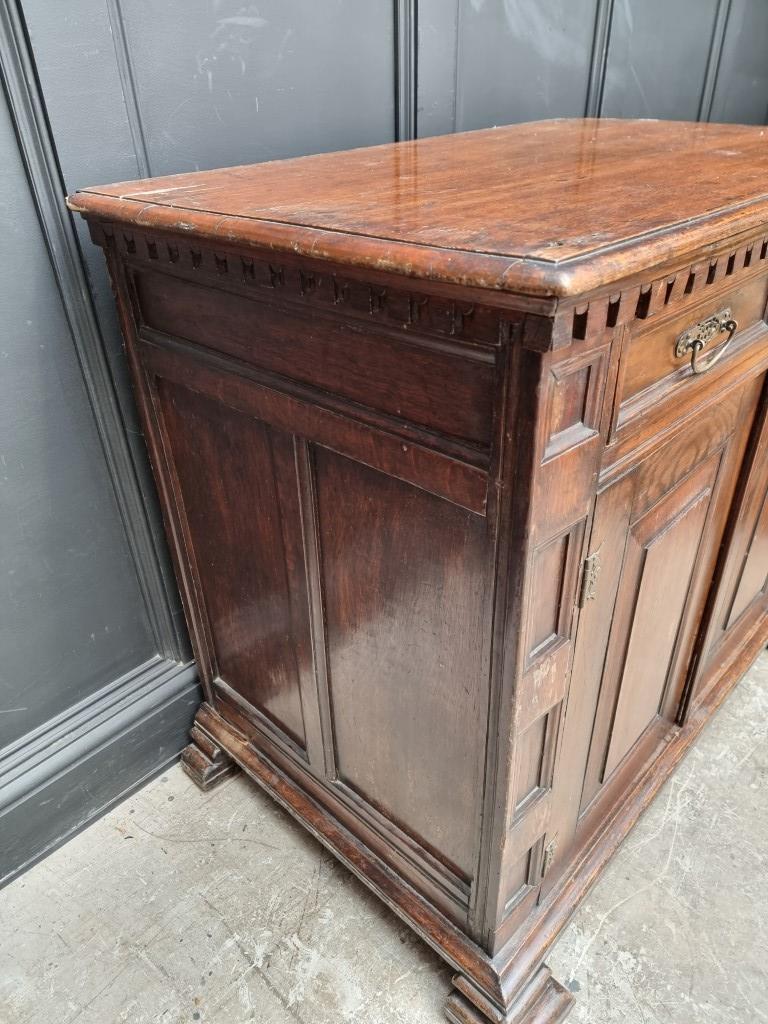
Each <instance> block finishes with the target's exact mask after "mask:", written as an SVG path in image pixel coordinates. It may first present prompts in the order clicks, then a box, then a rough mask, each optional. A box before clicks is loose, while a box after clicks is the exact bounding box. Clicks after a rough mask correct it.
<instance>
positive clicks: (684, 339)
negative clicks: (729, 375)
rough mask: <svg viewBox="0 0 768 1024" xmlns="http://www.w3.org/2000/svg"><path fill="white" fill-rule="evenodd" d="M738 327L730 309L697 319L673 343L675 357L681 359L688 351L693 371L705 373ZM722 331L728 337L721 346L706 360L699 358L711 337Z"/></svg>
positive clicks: (717, 360) (719, 358) (722, 354)
mask: <svg viewBox="0 0 768 1024" xmlns="http://www.w3.org/2000/svg"><path fill="white" fill-rule="evenodd" d="M738 329H739V325H738V323H737V321H736V320H734V318H733V314H732V313H731V310H730V309H721V310H720V312H719V313H715V314H714V315H713V316H709V317H707V319H706V320H701V321H699V323H697V324H694V325H693V327H689V328H688V330H687V331H683V333H682V334H680V335H678V338H677V342H676V343H675V357H676V358H677V359H682V358H683V356H685V355H687V354H688V353H689V352H690V353H691V369H692V370H693V372H694V373H706V372H707V370H711V369H712V367H713V366H714V365H715V363H719V362H720V360H721V359H722V358H723V356H724V355H725V353H726V350H727V348H728V346H729V345H730V343H731V339H732V338H733V336H734V334H735V333H736V331H737V330H738ZM723 331H727V332H728V337H727V338H726V339H725V343H724V344H723V346H722V348H720V349H719V350H718V351H717V353H716V354H715V355H713V356H712V357H711V358H710V359H708V360H706V361H704V360H703V359H700V358H699V356H700V355H701V353H702V350H703V349H704V348H706V346H707V345H708V344H709V342H710V341H712V339H713V338H716V337H717V336H718V334H722V333H723Z"/></svg>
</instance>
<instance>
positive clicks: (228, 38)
mask: <svg viewBox="0 0 768 1024" xmlns="http://www.w3.org/2000/svg"><path fill="white" fill-rule="evenodd" d="M122 13H123V20H124V24H125V34H126V42H127V46H128V53H129V57H130V61H131V63H132V67H133V74H134V78H135V82H136V88H137V100H138V105H139V110H140V113H141V120H142V124H143V127H144V134H145V138H146V143H147V150H148V154H149V162H150V167H151V170H152V173H153V174H168V173H173V172H177V171H190V170H196V169H198V168H207V167H216V166H221V165H226V164H238V163H252V162H254V161H258V160H269V159H274V158H275V157H287V156H295V155H298V154H302V153H312V152H320V151H325V150H334V149H346V148H349V147H352V146H368V145H372V144H374V143H377V142H388V141H391V140H392V139H393V137H394V124H395V109H394V19H393V15H394V10H393V5H392V4H391V3H381V2H380V0H324V2H323V3H305V2H304V0H266V2H263V3H259V4H258V5H247V6H245V7H244V6H243V5H242V4H241V3H239V2H237V0H213V2H209V0H165V2H164V3H162V4H157V3H154V2H151V0H132V2H130V3H123V5H122Z"/></svg>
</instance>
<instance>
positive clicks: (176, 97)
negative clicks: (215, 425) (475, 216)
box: [0, 0, 768, 879]
mask: <svg viewBox="0 0 768 1024" xmlns="http://www.w3.org/2000/svg"><path fill="white" fill-rule="evenodd" d="M767 49H768V0H419V2H418V6H417V3H416V0H324V2H323V3H317V2H310V0H261V2H254V3H250V2H247V0H162V2H161V0H71V2H69V3H67V4H54V3H51V0H0V58H1V59H2V81H3V96H0V100H2V103H0V185H1V188H2V192H1V193H0V211H2V231H0V324H1V325H2V326H1V328H0V330H1V331H2V334H1V335H0V368H2V374H0V389H1V390H2V394H1V395H0V580H1V581H2V583H1V584H0V586H1V587H2V591H1V593H2V601H1V602H0V608H1V609H2V614H1V615H0V879H2V878H10V877H13V876H14V875H15V874H16V873H18V871H19V870H21V869H22V868H23V867H24V866H25V865H26V864H28V863H30V862H32V861H33V860H34V859H35V858H37V857H39V856H40V855H41V853H43V852H45V851H46V850H47V849H50V848H52V846H54V845H56V844H57V843H58V842H60V841H61V839H62V838H64V837H66V836H67V835H69V834H71V833H72V832H73V831H74V830H76V829H77V828H79V827H80V826H81V825H82V824H84V823H86V822H87V821H89V820H91V819H92V818H93V817H94V816H95V815H97V814H98V813H100V812H101V811H102V810H103V809H104V808H105V807H107V806H109V804H110V803H112V802H114V801H115V800H116V799H118V798H119V797H120V796H121V795H122V794H125V793H126V792H128V791H130V789H131V788H132V787H135V786H136V785H138V784H139V783H140V782H141V781H142V780H143V779H145V778H147V777H148V776H150V775H151V774H152V773H153V772H155V771H157V770H159V769H161V768H162V767H163V766H164V765H165V764H168V763H169V762H170V761H172V760H173V759H174V758H175V757H176V756H177V754H178V751H179V750H180V748H181V746H182V745H183V743H184V741H185V735H186V731H187V729H188V727H189V724H190V721H191V717H192V714H193V711H194V708H195V705H196V702H197V700H198V690H197V683H196V676H195V670H194V665H193V664H192V663H191V661H190V654H189V648H188V641H187V638H186V633H185V630H184V626H183V623H182V621H181V615H180V609H179V601H178V596H177V594H176V590H175V587H174V584H173V581H172V578H171V574H170V571H169V567H168V559H167V553H166V550H165V547H164V543H163V540H162V531H161V530H160V527H159V520H158V514H157V508H156V501H155V495H154V490H153V487H152V483H151V479H150V475H149V471H148V467H147V462H146V457H145V452H144V447H143V441H142V438H141V435H140V432H139V430H138V426H137V423H136V419H135V415H134V411H133V403H132V400H131V395H130V388H129V386H128V381H127V378H126V370H125V364H124V360H123V355H122V348H121V344H120V338H119V333H118V330H117V325H116V321H115V315H114V311H113V308H112V300H111V295H110V291H109V287H108V284H107V281H106V278H105V274H104V269H103V265H102V257H101V254H100V252H98V251H97V250H95V249H94V247H93V246H92V245H91V244H90V242H89V241H88V239H87V236H86V233H85V231H84V229H83V225H82V224H80V223H74V222H73V220H72V219H71V218H70V216H69V215H68V214H67V212H66V210H65V208H64V205H63V198H64V195H65V194H66V193H67V192H71V191H73V190H75V189H76V188H78V187H81V186H84V185H89V184H95V183H98V182H105V181H116V180H125V179H130V178H136V177H142V176H146V175H151V174H166V173H172V172H176V171H189V170H194V169H196V168H200V169H202V168H208V167H214V166H222V165H226V164H236V163H244V162H251V161H258V160H267V159H273V158H278V157H286V156H293V155H296V154H300V153H309V152H318V151H321V150H333V149H341V148H346V147H351V146H365V145H371V144H375V143H379V142H387V141H391V140H392V139H395V138H402V139H405V138H411V137H413V136H415V135H433V134H438V133H441V132H451V131H457V130H465V129H471V128H478V127H484V126H487V125H492V124H502V123H508V122H511V121H519V120H526V119H532V118H546V117H558V116H582V115H584V114H590V115H603V116H617V117H630V116H632V117H635V116H639V117H667V118H685V119H696V118H702V119H712V120H714V119H719V120H728V121H749V122H763V121H765V119H766V108H767V106H768V61H766V59H765V54H766V51H767ZM512 184H513V183H511V185H512Z"/></svg>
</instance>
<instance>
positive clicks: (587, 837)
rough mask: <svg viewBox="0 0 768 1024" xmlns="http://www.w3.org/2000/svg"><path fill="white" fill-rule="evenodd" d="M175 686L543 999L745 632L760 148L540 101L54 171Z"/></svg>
mask: <svg viewBox="0 0 768 1024" xmlns="http://www.w3.org/2000/svg"><path fill="white" fill-rule="evenodd" d="M70 206H71V209H73V210H76V211H78V212H79V213H82V214H83V215H84V216H85V217H86V218H87V220H88V222H89V224H90V228H91V231H92V235H93V238H94V239H95V241H96V242H97V243H98V244H99V245H101V246H103V248H104V251H105V253H106V257H107V260H108V262H109V268H110V272H111V275H112V280H113V282H114V288H115V293H116V296H117V302H118V305H119V310H120V317H121V321H122V328H123V331H124V334H125V344H126V349H127V353H128V358H129V360H130V364H131V368H132V372H133V377H134V381H135V385H136V394H137V398H138V403H139V407H140V410H141V415H142V419H143V426H144V430H145V432H146V438H147V443H148V446H149V451H150V455H151V458H152V462H153V466H154V471H155V474H156V479H157V484H158V488H159V492H160V497H161V502H162V507H163V512H164V516H165V524H166V529H167V533H168V538H169V542H170V546H171V550H172V553H173V557H174V560H175V566H176V571H177V574H178V581H179V586H180V588H181V593H182V596H183V600H184V605H185V609H186V615H187V621H188V624H189V629H190V632H191V635H192V639H193V643H194V648H195V653H196V657H197V660H198V663H199V667H200V674H201V677H202V682H203V689H204V694H205V702H204V703H203V704H202V705H201V707H200V710H199V712H198V714H197V718H196V722H195V726H194V728H193V730H192V744H191V746H190V747H188V748H187V749H186V751H185V752H184V755H183V761H184V764H185V766H186V768H187V770H188V771H189V772H190V774H191V775H192V776H193V778H195V779H196V780H197V781H198V782H199V783H200V784H201V785H202V786H208V785H211V784H212V783H213V782H214V781H215V780H217V779H220V778H221V777H222V776H224V775H226V774H227V773H228V772H230V771H232V770H234V768H235V766H240V767H241V768H243V769H244V770H245V771H246V772H247V773H248V774H249V775H250V776H252V777H253V778H254V779H255V780H256V781H257V782H258V783H259V784H260V785H261V786H263V787H264V789H266V790H267V792H268V793H270V794H271V795H272V796H273V797H274V798H275V799H276V800H277V801H279V803H280V804H282V805H283V807H285V808H286V809H287V810H288V811H290V812H291V814H293V815H294V816H295V817H296V818H297V819H298V820H299V821H300V822H301V823H302V824H303V825H305V826H306V828H307V829H309V830H310V832H312V834H313V835H315V836H316V837H317V838H318V839H319V840H320V841H321V842H323V843H325V844H326V846H328V847H329V849H331V850H332V851H333V852H334V853H335V854H336V856H337V857H338V858H339V859H340V860H341V861H343V863H344V864H346V865H347V866H348V867H349V868H350V870H352V871H353V872H354V873H355V874H356V875H358V876H359V877H360V878H361V879H362V880H363V881H364V882H365V883H366V884H367V885H368V886H369V887H370V888H371V889H372V890H373V891H374V892H375V893H377V894H378V895H379V896H380V897H381V898H382V899H383V900H385V901H386V903H387V904H388V905H389V906H390V907H391V908H392V909H393V910H394V911H395V912H396V913H397V914H399V915H400V916H401V917H402V918H403V919H404V920H405V921H406V922H408V924H410V925H411V926H412V927H413V928H414V929H415V930H416V932H418V934H419V935H421V936H422V937H423V938H424V939H425V940H426V941H427V942H428V943H429V944H430V945H431V946H433V947H434V948H435V949H436V950H437V951H438V952H439V953H440V954H441V955H442V956H443V957H444V958H445V959H446V960H447V961H448V963H449V964H451V965H452V966H453V968H455V971H456V975H455V979H454V986H455V987H454V991H453V992H452V994H451V995H450V996H449V999H448V1005H447V1014H448V1017H449V1019H450V1020H452V1021H454V1022H465V1024H466V1022H480V1021H493V1022H496V1024H501V1022H507V1024H512V1022H515V1024H522V1022H528V1024H532V1022H551V1021H559V1020H561V1019H562V1018H563V1017H564V1016H565V1015H566V1014H567V1012H568V1008H569V1005H570V1003H571V1000H572V996H571V995H570V993H569V992H567V991H566V989H565V988H564V987H563V986H562V985H561V984H559V983H558V982H557V981H556V980H555V979H554V978H553V977H552V975H551V974H550V972H549V970H548V969H547V967H546V966H545V964H544V960H545V957H546V954H547V951H548V950H549V948H550V947H551V945H552V944H553V942H554V941H555V939H556V937H557V935H558V933H559V931H560V930H561V929H562V928H563V926H564V925H565V923H566V922H567V920H568V917H569V915H570V914H571V913H572V911H573V910H574V908H575V907H576V905H577V904H578V902H579V900H580V899H581V898H582V897H583V896H584V894H585V893H586V892H587V890H588V889H589V887H590V885H591V884H592V883H593V882H594V880H595V878H596V877H597V876H598V874H599V873H600V871H601V869H602V868H603V866H604V865H605V864H606V862H607V860H608V859H609V857H610V856H611V854H612V853H613V852H614V851H615V850H616V848H617V846H618V844H619V843H620V842H621V840H622V839H623V837H624V836H625V835H626V833H627V832H628V830H629V829H630V828H631V826H632V824H633V822H634V821H635V820H636V819H637V817H638V815H639V814H640V813H641V811H642V810H643V808H644V807H645V805H646V804H647V803H648V801H649V800H650V799H651V797H652V796H653V795H654V793H655V792H656V790H657V789H658V787H659V786H660V785H661V783H662V782H663V780H664V779H665V778H666V777H667V776H668V775H669V773H670V772H671V771H672V769H673V768H674V766H675V764H676V763H677V762H678V761H679V760H680V758H681V757H682V755H683V754H684V752H685V750H686V748H687V747H688V746H689V745H690V744H691V742H692V741H693V740H694V739H695V737H696V736H697V734H698V733H699V731H700V730H701V728H702V726H703V725H704V723H705V722H706V721H707V719H708V718H709V716H710V715H711V714H712V713H713V712H714V710H715V709H716V708H717V706H718V705H719V704H720V702H721V701H722V700H723V698H724V697H725V695H726V694H727V692H728V690H729V689H730V688H731V686H732V685H733V684H734V682H735V681H736V680H737V679H738V677H739V676H740V674H741V673H743V672H744V670H745V669H746V668H747V666H748V665H749V664H750V662H751V661H752V659H753V658H754V657H755V656H756V654H757V653H758V651H759V650H760V648H761V646H764V645H765V643H766V640H767V639H768V619H767V618H766V608H767V606H768V597H767V596H766V576H767V575H768V500H767V492H768V459H766V451H767V450H768V399H767V393H766V387H765V376H766V369H767V368H768V327H767V326H766V322H765V312H766V300H767V299H768V135H766V134H765V132H764V130H763V129H760V128H752V127H738V126H722V125H711V124H695V125H694V124H682V123H677V124H676V123H669V122H666V123H663V122H652V121H640V122H630V121H608V120H606V121H593V120H588V121H582V120H572V121H550V122H542V123H538V124H527V125H516V126H512V127H508V128H499V129H492V130H488V131H480V132H474V133H468V134H463V135H455V136H451V137H446V138H435V139H426V140H422V141H417V142H408V143H402V144H398V145H386V146H380V147H375V148H372V149H362V150H356V151H352V152H348V153H336V154H326V155H321V156H313V157H306V158H301V159H294V160H286V161H278V162H275V163H268V164H262V165H259V166H253V167H235V168H230V169H227V170H219V171H205V172H201V173H196V174H182V175H178V176H175V177H166V178H157V179H152V180H149V181H136V182H130V183H125V184H120V185H111V186H107V187H103V188H92V189H86V190H84V191H81V192H78V193H77V194H76V195H74V196H73V197H71V199H70Z"/></svg>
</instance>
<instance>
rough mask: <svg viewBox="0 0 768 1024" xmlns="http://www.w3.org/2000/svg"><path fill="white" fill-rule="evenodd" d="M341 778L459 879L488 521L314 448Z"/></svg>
mask: <svg viewBox="0 0 768 1024" xmlns="http://www.w3.org/2000/svg"><path fill="white" fill-rule="evenodd" d="M314 466H315V477H316V492H317V505H318V518H319V534H320V549H321V552H320V553H321V564H322V570H321V571H322V577H323V587H324V595H325V608H326V616H327V636H328V662H329V686H330V698H331V714H332V719H333V730H334V742H335V757H336V765H337V771H338V778H339V782H340V783H341V784H343V785H345V786H347V787H348V788H350V789H351V790H353V791H354V792H356V793H357V794H358V795H359V796H360V798H362V799H363V800H364V801H366V802H367V803H369V804H370V805H372V806H373V807H374V808H375V809H376V810H377V811H378V812H379V813H380V814H382V815H383V816H384V817H385V818H386V819H388V820H390V821H392V822H393V823H395V824H396V825H397V826H398V827H399V828H402V829H403V830H404V831H406V832H407V833H409V834H410V835H411V836H412V837H413V838H414V839H415V840H416V841H417V842H419V843H420V844H422V845H423V846H424V847H425V848H426V849H427V850H428V851H429V852H430V853H431V854H432V855H433V856H435V857H437V858H438V859H439V860H441V861H442V862H443V863H444V864H446V866H448V867H449V868H450V869H451V870H453V871H455V872H457V873H458V874H459V875H461V876H463V877H465V878H467V879H469V878H471V876H472V872H473V870H474V867H473V866H474V861H475V855H476V849H475V846H476V843H475V827H474V824H475V821H476V805H477V800H478V784H479V770H480V763H481V759H482V755H483V750H484V744H485V715H486V701H487V696H486V685H487V684H486V678H487V666H486V665H485V664H484V662H485V655H484V644H483V629H484V626H483V612H484V605H485V589H486V587H485V581H486V578H487V561H488V559H487V542H486V524H485V520H483V519H482V518H480V517H478V516H475V515H473V514H472V513H470V512H468V511H466V510H465V509H461V508H459V507H457V506H456V505H453V504H450V503H449V502H447V501H444V500H442V499H440V498H437V497H436V496H434V495H432V494H429V493H427V492H426V491H422V490H420V489H418V488H416V487H413V486H411V485H410V484H406V483H404V482H402V481H400V480H396V479H394V478H392V477H389V476H386V475H384V474H383V473H380V472H377V471H375V470H372V469H369V468H367V467H365V466H363V465H361V464H359V463H356V462H353V461H351V460H349V459H347V458H344V457H342V456H339V455H336V454H333V453H331V452H329V451H328V450H326V449H322V448H315V450H314Z"/></svg>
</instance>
